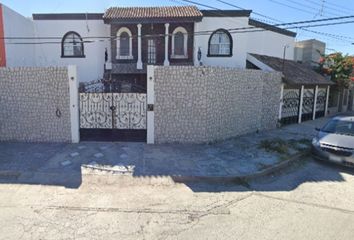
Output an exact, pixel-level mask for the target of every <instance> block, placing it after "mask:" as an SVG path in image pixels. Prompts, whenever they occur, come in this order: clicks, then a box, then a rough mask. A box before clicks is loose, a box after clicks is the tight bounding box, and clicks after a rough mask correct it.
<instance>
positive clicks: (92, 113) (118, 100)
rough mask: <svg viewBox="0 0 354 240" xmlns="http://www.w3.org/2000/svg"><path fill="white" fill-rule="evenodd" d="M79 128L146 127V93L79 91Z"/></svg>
mask: <svg viewBox="0 0 354 240" xmlns="http://www.w3.org/2000/svg"><path fill="white" fill-rule="evenodd" d="M80 128H82V129H85V128H86V129H91V128H94V129H146V94H143V93H80Z"/></svg>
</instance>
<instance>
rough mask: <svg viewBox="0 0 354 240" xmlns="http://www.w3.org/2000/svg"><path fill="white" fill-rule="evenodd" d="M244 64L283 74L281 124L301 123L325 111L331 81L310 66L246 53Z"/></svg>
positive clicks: (323, 114)
mask: <svg viewBox="0 0 354 240" xmlns="http://www.w3.org/2000/svg"><path fill="white" fill-rule="evenodd" d="M247 67H248V68H251V69H261V70H263V71H269V72H272V71H278V72H282V73H283V87H282V93H281V99H282V101H280V107H279V121H280V122H281V123H282V124H291V123H301V122H303V121H307V120H313V119H316V118H319V117H323V116H325V115H326V114H327V111H328V99H329V90H330V86H333V85H334V83H333V82H332V81H330V80H328V79H326V78H325V77H323V76H322V75H320V74H318V73H316V72H315V71H313V70H312V68H311V67H310V66H308V65H306V64H301V63H298V62H296V61H292V60H284V59H281V58H276V57H270V56H265V55H259V54H248V56H247Z"/></svg>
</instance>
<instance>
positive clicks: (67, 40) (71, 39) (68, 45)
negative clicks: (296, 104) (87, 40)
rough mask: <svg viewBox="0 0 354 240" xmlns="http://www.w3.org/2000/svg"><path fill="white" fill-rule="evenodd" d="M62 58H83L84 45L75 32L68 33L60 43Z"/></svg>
mask: <svg viewBox="0 0 354 240" xmlns="http://www.w3.org/2000/svg"><path fill="white" fill-rule="evenodd" d="M61 56H62V57H73V58H76V57H77V58H79V57H85V55H84V43H83V41H82V38H81V36H80V35H79V34H78V33H76V32H68V33H66V34H65V35H64V37H63V39H62V41H61Z"/></svg>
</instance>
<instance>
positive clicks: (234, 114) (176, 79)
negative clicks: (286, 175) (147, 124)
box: [154, 66, 282, 143]
mask: <svg viewBox="0 0 354 240" xmlns="http://www.w3.org/2000/svg"><path fill="white" fill-rule="evenodd" d="M154 75H155V110H154V111H155V141H156V142H157V143H171V142H178V143H204V142H214V141H218V140H223V139H227V138H231V137H235V136H239V135H242V134H246V133H251V132H256V131H260V130H266V129H272V128H276V125H277V121H278V113H279V103H280V89H281V82H282V80H281V78H282V76H281V73H277V72H274V73H268V72H263V71H258V70H238V69H232V68H222V67H192V66H170V67H155V71H154Z"/></svg>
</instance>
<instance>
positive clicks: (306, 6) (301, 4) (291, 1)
mask: <svg viewBox="0 0 354 240" xmlns="http://www.w3.org/2000/svg"><path fill="white" fill-rule="evenodd" d="M286 1H287V2H290V3H292V4H295V5H298V6H301V7H304V8H306V9H307V8H309V9H313V10H315V11H317V12H318V11H319V9H317V8H314V7H312V6H309V5H307V4H303V3H299V2H296V1H294V0H286ZM323 6H324V5H323V4H322V6H321V9H320V11H321V10H322V11H323V10H324V9H323ZM327 13H329V14H331V15H334V16H340V15H338V14H337V13H332V12H328V11H327ZM316 14H317V13H316ZM323 16H326V15H323Z"/></svg>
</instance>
